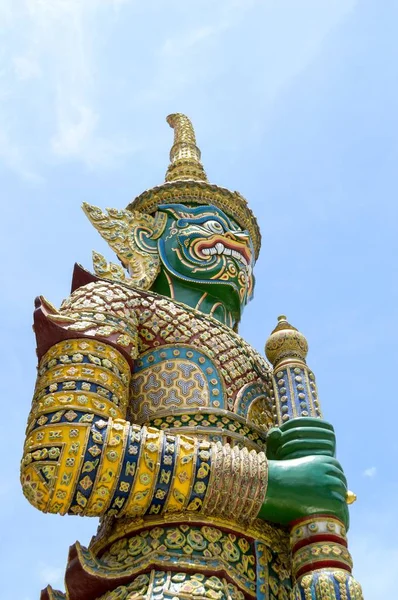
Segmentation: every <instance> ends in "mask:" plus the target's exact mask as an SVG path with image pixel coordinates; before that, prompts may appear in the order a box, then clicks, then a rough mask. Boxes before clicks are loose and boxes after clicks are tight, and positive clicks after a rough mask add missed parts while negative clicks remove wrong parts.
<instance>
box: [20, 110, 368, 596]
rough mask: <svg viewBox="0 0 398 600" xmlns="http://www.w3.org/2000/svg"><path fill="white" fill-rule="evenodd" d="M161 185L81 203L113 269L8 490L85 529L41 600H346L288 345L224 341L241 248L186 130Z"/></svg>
mask: <svg viewBox="0 0 398 600" xmlns="http://www.w3.org/2000/svg"><path fill="white" fill-rule="evenodd" d="M168 122H169V124H170V125H171V127H173V128H174V134H175V139H174V145H173V147H172V149H171V153H170V159H171V164H170V166H169V168H168V171H167V174H166V181H165V183H163V184H162V185H160V186H158V187H155V188H152V189H150V190H148V191H145V192H144V193H143V194H141V195H140V196H138V197H137V198H136V199H135V200H134V201H133V202H132V203H131V204H130V205H129V206H128V207H127V209H126V210H116V209H109V210H108V211H107V212H106V213H104V212H102V211H101V210H100V209H99V208H96V207H94V206H90V205H88V204H85V205H84V211H85V213H86V215H87V216H88V218H89V219H90V221H91V223H92V224H93V225H94V227H95V228H96V229H97V230H98V231H99V233H100V234H101V235H102V236H103V237H104V238H105V239H106V240H107V242H108V243H109V245H110V247H111V248H112V249H113V250H114V251H115V253H116V255H117V257H118V259H119V261H120V263H121V264H114V263H108V262H107V261H106V259H105V258H104V257H103V256H101V255H99V254H97V253H94V270H95V275H93V274H90V273H89V272H87V271H85V270H83V269H82V268H81V267H79V266H76V268H75V273H74V277H73V284H72V293H71V295H70V296H69V297H68V298H67V299H66V300H65V301H64V302H63V304H62V306H61V308H60V309H59V310H57V309H56V308H54V307H53V306H52V305H51V304H50V303H49V302H48V301H46V300H45V299H44V298H43V297H41V298H39V299H38V300H37V301H36V311H35V316H34V328H35V333H36V338H37V352H38V358H39V367H38V377H37V384H36V389H35V394H34V399H33V405H32V410H31V413H30V415H29V421H28V427H27V436H26V443H25V451H24V457H23V460H22V486H23V491H24V494H25V496H26V497H27V498H28V500H29V501H30V502H31V503H32V504H33V505H34V506H35V507H37V508H38V509H39V510H41V511H43V512H49V513H59V514H61V515H65V514H69V515H80V516H94V517H101V521H100V526H99V530H98V533H97V535H96V536H95V537H94V538H93V539H92V541H91V543H90V546H89V548H84V547H82V546H81V545H79V543H76V544H75V545H74V546H72V548H71V550H70V554H69V559H68V565H67V570H66V577H65V585H66V594H64V593H63V592H59V591H56V590H53V589H52V588H51V587H50V586H48V587H47V588H46V590H44V591H43V592H42V596H41V598H42V600H45V599H46V600H50V599H53V600H61V599H65V598H67V599H69V600H131V599H135V600H140V599H142V600H143V599H146V600H149V599H154V600H155V599H156V600H157V599H158V600H161V599H163V598H164V599H170V600H179V599H187V598H193V597H194V598H196V599H197V600H200V599H205V598H206V599H214V600H223V599H225V600H226V599H239V600H243V599H250V598H251V599H254V598H257V599H259V600H260V599H263V600H288V599H290V598H294V599H295V600H350V599H352V600H354V599H356V600H360V599H361V598H362V595H361V590H360V586H359V584H358V583H357V582H356V581H355V580H354V579H353V577H352V575H351V557H350V554H349V552H348V550H347V543H346V534H345V531H346V527H347V521H348V511H347V498H348V499H349V494H348V495H347V488H346V480H345V477H344V473H343V470H342V468H341V466H340V464H339V463H338V462H337V461H336V459H335V458H334V454H335V437H334V432H333V428H332V426H331V425H329V424H328V423H326V422H325V421H323V420H322V419H321V413H320V407H319V402H318V398H317V391H316V386H315V381H314V375H313V373H312V372H311V371H310V369H309V368H308V367H307V365H306V362H305V358H306V354H307V342H306V340H305V338H304V336H302V334H300V333H299V332H298V331H297V330H296V329H295V328H294V327H292V326H291V325H290V324H289V323H288V322H287V320H286V318H285V317H280V318H279V321H278V324H277V326H276V328H275V330H274V331H273V332H272V334H271V336H270V338H269V340H268V342H267V346H266V352H267V357H268V359H269V361H270V363H271V365H272V366H270V365H269V364H268V363H267V362H266V361H265V360H264V359H263V358H262V357H261V356H260V355H259V354H258V353H257V352H256V351H254V350H253V348H251V347H250V346H249V345H248V344H247V343H246V342H245V341H244V340H243V339H242V338H241V337H240V336H239V335H238V333H237V325H238V323H239V321H240V318H241V313H242V310H243V308H244V306H245V305H246V303H247V302H248V300H250V298H251V296H252V294H253V287H254V278H253V266H254V263H255V260H256V258H257V256H258V253H259V249H260V232H259V229H258V225H257V222H256V219H255V217H254V215H253V214H252V212H251V211H250V209H249V208H248V206H247V203H246V201H245V199H244V198H243V197H242V196H241V195H240V194H238V193H237V192H231V191H229V190H227V189H225V188H222V187H219V186H217V185H213V184H210V183H208V180H207V177H206V174H205V172H204V170H203V167H202V164H201V162H200V152H199V149H198V148H197V146H196V141H195V135H194V131H193V128H192V125H191V123H190V121H189V120H188V118H187V117H185V116H184V115H181V114H174V115H170V116H169V117H168Z"/></svg>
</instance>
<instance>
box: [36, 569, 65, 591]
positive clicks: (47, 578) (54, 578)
mask: <svg viewBox="0 0 398 600" xmlns="http://www.w3.org/2000/svg"><path fill="white" fill-rule="evenodd" d="M64 572H65V569H64V568H61V567H54V566H53V565H45V564H43V563H41V564H40V566H39V571H38V576H39V580H40V583H42V584H44V585H52V586H54V587H56V586H59V585H61V584H62V581H63V577H64Z"/></svg>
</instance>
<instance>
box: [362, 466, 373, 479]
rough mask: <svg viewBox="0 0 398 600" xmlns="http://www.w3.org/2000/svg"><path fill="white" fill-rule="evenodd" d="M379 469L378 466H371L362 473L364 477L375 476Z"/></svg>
mask: <svg viewBox="0 0 398 600" xmlns="http://www.w3.org/2000/svg"><path fill="white" fill-rule="evenodd" d="M376 472H377V469H376V467H369V468H368V469H365V470H364V472H363V473H362V475H363V476H364V477H374V476H375V475H376Z"/></svg>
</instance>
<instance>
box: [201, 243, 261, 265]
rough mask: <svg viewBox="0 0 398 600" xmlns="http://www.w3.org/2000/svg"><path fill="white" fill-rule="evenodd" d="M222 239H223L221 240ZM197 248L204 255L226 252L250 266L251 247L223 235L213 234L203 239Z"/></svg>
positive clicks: (227, 254)
mask: <svg viewBox="0 0 398 600" xmlns="http://www.w3.org/2000/svg"><path fill="white" fill-rule="evenodd" d="M221 240H222V241H221ZM196 249H197V251H198V253H199V254H202V255H203V256H206V257H207V256H212V255H214V254H224V255H225V256H232V257H233V258H235V259H236V260H238V261H239V262H241V263H242V264H243V265H244V266H245V267H249V266H250V263H251V255H250V251H249V249H248V248H247V247H246V246H245V245H244V244H241V243H240V242H236V241H234V240H230V239H228V238H225V237H222V238H221V236H212V237H211V238H209V239H207V240H201V241H200V242H199V243H198V244H197V246H196Z"/></svg>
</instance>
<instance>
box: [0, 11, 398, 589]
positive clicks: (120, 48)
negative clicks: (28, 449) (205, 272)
mask: <svg viewBox="0 0 398 600" xmlns="http://www.w3.org/2000/svg"><path fill="white" fill-rule="evenodd" d="M397 21H398V4H397V3H396V2H394V0H383V1H382V2H377V1H375V0H373V1H371V0H274V1H271V0H268V1H267V0H262V1H260V0H257V1H256V0H218V2H217V3H215V2H212V1H211V0H197V1H196V2H183V1H182V0H169V1H168V2H167V3H166V2H161V1H160V0H158V1H155V0H148V1H146V2H137V1H135V0H113V1H112V0H84V2H82V1H81V0H47V1H46V0H3V1H2V2H1V4H0V36H1V43H0V48H1V51H0V176H1V196H0V198H1V200H0V201H1V211H2V233H1V244H2V262H1V270H2V292H3V293H2V298H1V300H0V303H1V311H2V316H3V322H2V345H1V350H0V352H1V360H2V366H3V368H4V374H3V378H2V380H3V385H4V387H5V389H4V390H3V433H2V438H1V445H2V449H1V452H2V456H3V460H4V466H3V469H2V479H1V483H0V503H1V510H0V520H1V531H2V544H1V550H0V553H1V557H0V558H1V562H0V564H1V567H2V569H4V575H3V578H2V582H3V584H2V592H0V594H2V596H1V597H2V598H4V600H6V599H7V600H8V598H16V597H18V599H21V600H34V599H36V598H38V596H39V590H40V589H41V588H42V587H44V586H45V584H46V583H47V582H49V583H52V584H54V585H55V586H56V587H57V586H59V587H62V579H63V571H64V567H65V563H66V557H67V550H68V546H69V545H70V544H72V543H73V542H74V541H75V540H76V539H79V540H80V541H81V542H83V543H87V542H88V540H89V538H90V536H91V534H93V533H94V531H95V528H96V523H95V521H94V520H90V519H80V518H77V517H64V518H61V517H57V516H50V515H42V514H40V513H38V512H36V511H35V510H34V509H33V508H31V507H30V505H29V504H28V503H27V502H26V501H25V500H24V498H23V497H22V494H21V492H20V488H19V482H18V475H19V466H18V463H19V458H20V455H21V447H22V443H23V436H24V427H25V423H26V417H27V414H28V411H29V407H30V402H31V397H32V391H33V385H34V379H35V367H36V365H35V354H34V346H35V344H34V338H33V334H32V330H31V322H32V316H31V315H32V309H33V299H34V297H35V296H36V295H38V294H44V295H45V296H46V297H47V298H48V299H50V300H51V301H52V302H54V303H55V304H59V303H60V301H61V300H62V299H63V298H64V297H65V296H67V295H68V292H69V286H70V279H71V271H72V267H73V263H74V262H75V261H77V262H80V263H82V264H83V265H85V266H86V267H88V268H90V267H91V250H92V249H96V250H98V251H99V252H103V253H104V254H106V255H107V256H108V258H111V254H110V251H108V249H107V248H106V247H105V245H104V243H103V242H102V240H101V239H100V238H99V236H98V234H96V232H95V231H94V229H93V228H92V227H91V225H90V224H89V222H88V221H87V220H86V218H85V217H84V215H83V213H82V211H81V209H80V206H81V203H82V202H83V201H87V202H90V203H92V204H97V205H98V206H101V207H102V208H104V207H106V206H112V207H115V208H122V207H125V206H126V205H127V204H128V202H129V201H130V200H131V199H132V198H133V197H134V196H135V195H137V194H139V193H140V192H141V191H143V190H144V189H146V188H148V187H151V186H152V185H156V184H158V183H161V182H162V181H163V178H164V173H165V171H166V168H167V164H168V152H169V149H170V146H171V143H172V131H171V130H170V129H169V127H168V125H167V124H166V122H165V117H166V115H167V114H169V113H170V112H185V113H186V114H188V115H189V116H190V117H191V119H192V120H193V123H194V125H195V128H196V132H197V138H198V144H199V146H200V148H201V150H202V157H203V162H204V166H205V169H206V170H207V173H208V176H209V179H210V180H211V181H213V182H215V183H218V184H220V185H224V186H226V187H229V188H231V189H237V190H239V191H240V192H241V193H242V194H243V195H244V196H246V197H247V198H248V200H249V202H250V205H251V207H252V208H253V210H254V212H255V213H256V215H257V217H258V219H259V222H260V226H261V230H262V234H263V247H262V253H261V257H260V260H259V261H258V264H257V268H256V277H257V289H256V293H255V298H254V300H253V302H252V303H251V304H250V305H249V306H248V308H247V309H246V313H245V315H244V318H243V324H242V327H241V333H242V335H243V336H244V337H245V338H246V339H247V340H248V341H250V342H251V343H252V344H253V345H254V346H255V347H256V348H257V349H259V350H260V351H262V349H263V346H264V342H265V340H266V338H267V336H268V334H269V332H270V331H271V330H272V328H273V326H274V324H275V322H276V317H277V315H279V314H280V313H285V314H287V315H288V317H289V319H290V321H291V322H292V323H293V324H295V325H296V326H297V327H299V328H300V330H301V331H302V332H303V333H304V334H305V335H306V336H307V338H308V341H309V345H310V353H309V357H308V363H309V364H310V366H311V367H312V368H313V370H314V372H315V374H316V376H317V379H318V386H319V393H320V398H321V401H322V407H323V411H324V415H325V417H326V418H327V419H328V420H330V421H331V422H332V423H333V424H334V425H335V428H336V432H337V436H338V456H339V458H340V460H341V462H342V463H343V464H344V467H345V469H346V472H347V476H348V479H349V486H350V488H351V489H352V490H354V491H355V492H356V493H357V494H358V502H357V503H356V504H355V505H354V506H353V508H352V511H351V521H352V526H351V530H350V548H351V550H352V553H353V557H354V562H355V573H356V576H357V578H358V580H359V581H360V582H361V583H362V585H363V588H364V594H365V599H366V600H380V598H383V597H390V598H393V597H395V596H396V583H395V580H396V575H395V572H396V564H397V560H398V545H397V538H398V527H397V522H396V516H395V513H396V508H395V507H396V505H397V503H398V483H397V477H396V472H397V470H396V465H397V461H398V441H397V437H396V408H395V407H396V403H397V402H398V399H397V398H396V390H395V384H394V381H395V376H396V370H397V366H396V365H397V344H396V336H397V335H398V331H397V322H398V315H397V295H398V294H397V292H398V285H397V267H396V257H397V251H398V247H397V246H398V244H397V217H398V210H397V183H398V182H397V163H398V130H397V114H398V113H397V105H398V76H397V64H398V45H397V43H396V23H397ZM393 384H394V385H393ZM15 586H16V587H15Z"/></svg>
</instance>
